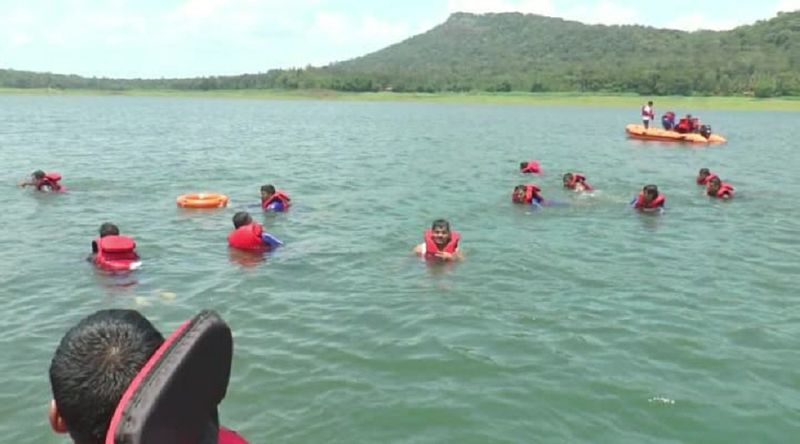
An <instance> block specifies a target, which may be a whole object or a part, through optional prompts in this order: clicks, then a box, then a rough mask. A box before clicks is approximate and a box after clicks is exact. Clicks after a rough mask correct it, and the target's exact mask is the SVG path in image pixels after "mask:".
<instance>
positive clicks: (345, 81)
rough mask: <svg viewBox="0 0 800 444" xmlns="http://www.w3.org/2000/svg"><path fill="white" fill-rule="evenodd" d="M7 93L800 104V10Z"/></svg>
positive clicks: (66, 82) (70, 79)
mask: <svg viewBox="0 0 800 444" xmlns="http://www.w3.org/2000/svg"><path fill="white" fill-rule="evenodd" d="M0 86H3V87H12V88H64V89H67V88H77V89H103V90H111V91H114V90H120V91H121V90H128V89H145V90H147V89H174V90H201V91H208V90H218V89H226V90H230V89H237V90H240V89H330V90H336V91H351V92H366V91H394V92H425V93H436V92H472V91H488V92H511V91H528V92H595V93H602V92H605V93H631V92H634V93H639V94H642V95H648V96H652V95H685V96H688V95H753V96H756V97H772V96H800V11H798V12H792V13H781V14H779V15H778V16H777V17H775V18H773V19H770V20H764V21H759V22H756V23H755V24H752V25H747V26H741V27H738V28H735V29H733V30H730V31H718V32H714V31H698V32H691V33H689V32H683V31H675V30H666V29H654V28H650V27H643V26H603V25H585V24H581V23H578V22H571V21H566V20H562V19H556V18H550V17H542V16H537V15H523V14H515V13H504V14H484V15H474V14H465V13H457V14H454V15H452V16H451V17H450V18H449V19H448V20H447V21H446V22H445V23H443V24H441V25H439V26H437V27H435V28H433V29H432V30H430V31H428V32H426V33H423V34H420V35H417V36H414V37H412V38H410V39H408V40H406V41H404V42H401V43H398V44H395V45H392V46H390V47H388V48H385V49H383V50H380V51H377V52H375V53H372V54H368V55H366V56H363V57H359V58H356V59H353V60H349V61H344V62H338V63H332V64H330V65H328V66H325V67H310V66H309V67H306V68H297V69H281V70H270V71H267V72H266V73H258V74H244V75H237V76H216V77H198V78H186V79H107V78H86V77H80V76H75V75H59V74H50V73H34V72H26V71H14V70H0Z"/></svg>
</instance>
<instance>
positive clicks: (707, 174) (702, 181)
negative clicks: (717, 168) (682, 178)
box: [695, 168, 717, 185]
mask: <svg viewBox="0 0 800 444" xmlns="http://www.w3.org/2000/svg"><path fill="white" fill-rule="evenodd" d="M714 177H717V175H716V174H714V173H712V172H711V170H709V169H708V168H700V171H699V172H698V173H697V177H696V178H695V182H697V184H698V185H708V181H709V180H711V179H712V178H714Z"/></svg>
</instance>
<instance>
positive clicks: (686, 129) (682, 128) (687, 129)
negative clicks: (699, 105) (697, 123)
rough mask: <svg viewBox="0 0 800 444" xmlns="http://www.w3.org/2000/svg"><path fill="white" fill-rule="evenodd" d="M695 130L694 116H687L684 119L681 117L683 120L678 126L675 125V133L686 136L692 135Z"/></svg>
mask: <svg viewBox="0 0 800 444" xmlns="http://www.w3.org/2000/svg"><path fill="white" fill-rule="evenodd" d="M692 129H693V126H692V115H691V114H687V115H685V116H684V117H681V120H679V121H678V124H677V125H675V131H677V132H679V133H681V134H686V133H691V132H692Z"/></svg>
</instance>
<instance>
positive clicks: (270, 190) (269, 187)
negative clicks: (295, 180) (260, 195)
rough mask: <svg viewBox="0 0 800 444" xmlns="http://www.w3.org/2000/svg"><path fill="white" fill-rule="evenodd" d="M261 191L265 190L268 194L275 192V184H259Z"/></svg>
mask: <svg viewBox="0 0 800 444" xmlns="http://www.w3.org/2000/svg"><path fill="white" fill-rule="evenodd" d="M261 191H262V192H267V193H269V194H275V186H274V185H272V184H269V185H261Z"/></svg>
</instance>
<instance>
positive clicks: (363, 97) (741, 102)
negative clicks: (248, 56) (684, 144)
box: [0, 88, 800, 112]
mask: <svg viewBox="0 0 800 444" xmlns="http://www.w3.org/2000/svg"><path fill="white" fill-rule="evenodd" d="M0 95H39V96H41V95H51V96H111V95H114V96H152V97H191V98H220V99H254V100H340V101H365V102H434V103H474V104H487V105H544V106H547V105H554V106H602V107H620V108H622V107H624V108H630V107H638V106H641V104H642V103H644V101H646V100H653V101H654V102H655V105H656V109H660V110H666V109H675V110H680V111H681V112H683V111H687V112H691V110H695V109H729V110H753V111H800V97H781V98H768V99H757V98H753V97H716V96H713V97H683V96H653V97H647V96H640V95H637V94H602V93H577V92H573V93H525V92H510V93H489V92H475V93H430V94H429V93H395V92H364V93H351V92H340V91H329V90H264V89H239V90H211V91H199V90H145V89H134V90H122V91H108V90H90V89H45V88H41V89H23V88H0Z"/></svg>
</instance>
